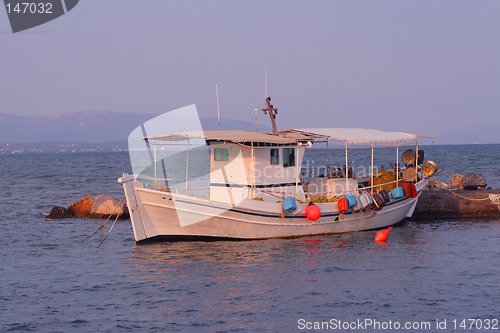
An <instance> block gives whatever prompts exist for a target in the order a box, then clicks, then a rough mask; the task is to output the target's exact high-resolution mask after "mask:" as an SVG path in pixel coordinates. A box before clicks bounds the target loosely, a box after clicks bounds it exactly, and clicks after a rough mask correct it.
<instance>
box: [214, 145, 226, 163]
mask: <svg viewBox="0 0 500 333" xmlns="http://www.w3.org/2000/svg"><path fill="white" fill-rule="evenodd" d="M228 155H229V152H228V150H227V149H226V148H215V149H214V161H227V157H228Z"/></svg>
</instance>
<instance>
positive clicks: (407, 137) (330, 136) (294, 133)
mask: <svg viewBox="0 0 500 333" xmlns="http://www.w3.org/2000/svg"><path fill="white" fill-rule="evenodd" d="M281 134H282V135H284V136H286V137H290V138H292V137H295V138H296V139H298V140H304V139H305V138H311V139H319V140H324V141H330V140H331V141H339V142H345V144H346V145H347V146H356V145H357V146H370V145H376V146H381V145H383V146H406V145H415V144H418V140H417V138H418V137H419V136H418V135H415V134H409V133H403V132H387V131H379V130H375V129H366V128H304V129H290V130H285V131H282V132H281Z"/></svg>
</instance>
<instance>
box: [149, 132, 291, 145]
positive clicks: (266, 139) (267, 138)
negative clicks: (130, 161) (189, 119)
mask: <svg viewBox="0 0 500 333" xmlns="http://www.w3.org/2000/svg"><path fill="white" fill-rule="evenodd" d="M191 139H205V140H207V141H220V142H235V143H242V144H244V143H251V142H256V143H267V144H278V145H290V144H297V140H296V139H295V138H287V137H282V136H276V135H270V134H266V133H262V132H250V131H241V130H233V131H196V132H185V133H174V134H169V135H161V136H149V137H145V138H144V140H146V141H149V140H156V141H187V140H191Z"/></svg>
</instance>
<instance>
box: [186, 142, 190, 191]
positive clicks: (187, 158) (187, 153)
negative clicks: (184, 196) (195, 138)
mask: <svg viewBox="0 0 500 333" xmlns="http://www.w3.org/2000/svg"><path fill="white" fill-rule="evenodd" d="M187 141H188V144H187V150H186V193H187V191H188V171H189V139H188V140H187Z"/></svg>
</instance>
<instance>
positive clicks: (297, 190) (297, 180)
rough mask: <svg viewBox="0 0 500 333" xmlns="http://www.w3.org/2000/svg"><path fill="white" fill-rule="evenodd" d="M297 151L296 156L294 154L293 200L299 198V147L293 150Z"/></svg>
mask: <svg viewBox="0 0 500 333" xmlns="http://www.w3.org/2000/svg"><path fill="white" fill-rule="evenodd" d="M295 149H296V150H297V154H295V170H296V171H295V198H297V197H298V196H299V154H300V151H299V147H298V146H297V148H295Z"/></svg>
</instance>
